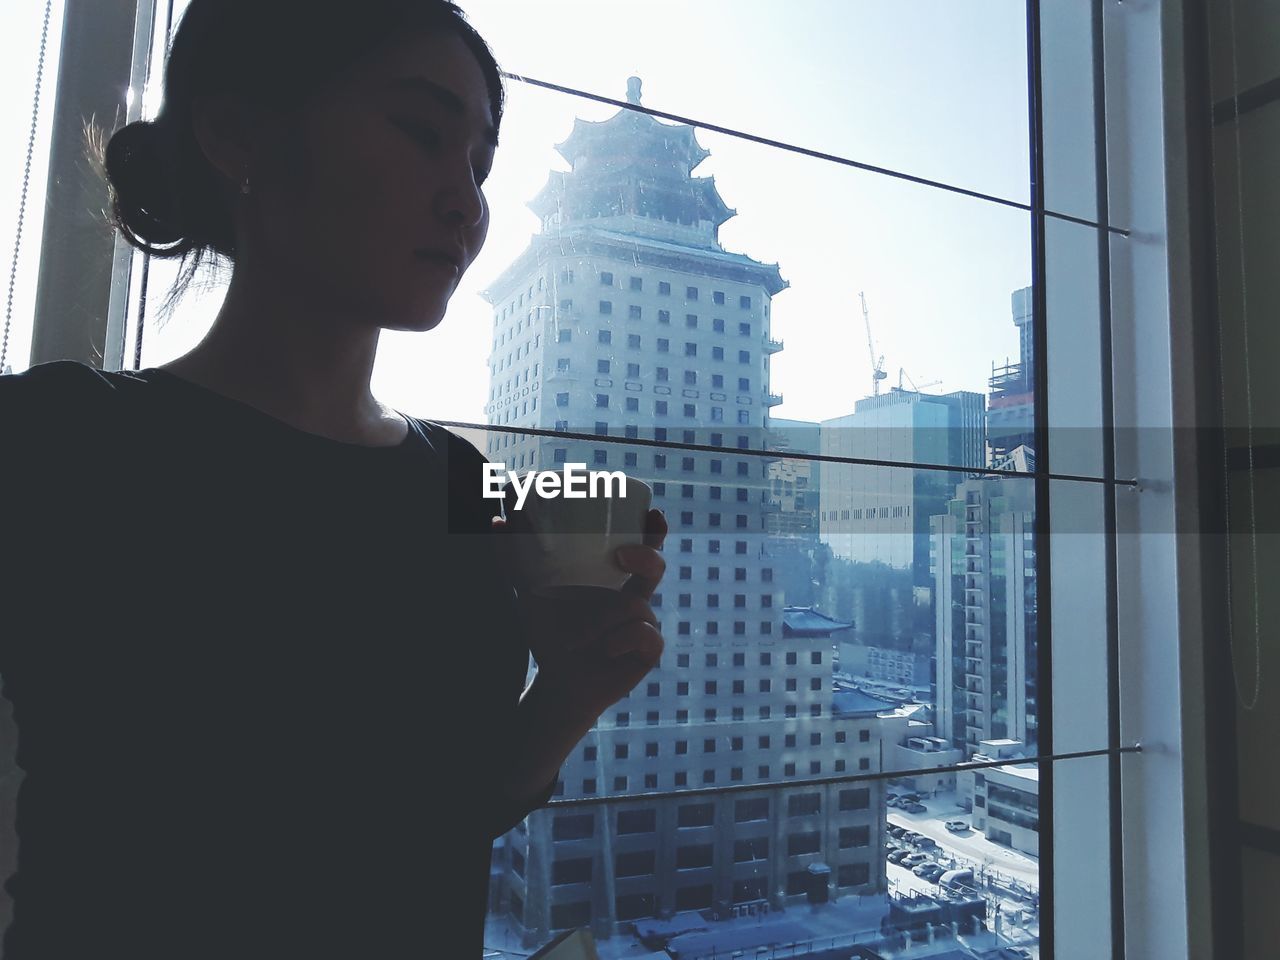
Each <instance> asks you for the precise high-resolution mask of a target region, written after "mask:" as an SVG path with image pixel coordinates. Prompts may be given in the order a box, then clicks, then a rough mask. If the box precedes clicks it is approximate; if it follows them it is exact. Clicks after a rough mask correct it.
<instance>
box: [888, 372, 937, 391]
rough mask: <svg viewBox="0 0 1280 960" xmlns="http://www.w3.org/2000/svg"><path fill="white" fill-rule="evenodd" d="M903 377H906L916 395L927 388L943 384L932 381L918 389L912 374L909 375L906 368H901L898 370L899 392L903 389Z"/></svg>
mask: <svg viewBox="0 0 1280 960" xmlns="http://www.w3.org/2000/svg"><path fill="white" fill-rule="evenodd" d="M903 377H906V379H907V383H909V384H911V389H912V390H914V391H915V392H916V393H920V392H922V391H923V390H924V389H925V388H926V387H936V386H937V385H938V384H940V383H941V382H942V381H941V380H930V381H929V382H928V383H924V384H921V385H920V386H918V387H917V386H916V382H915V381H914V380H912V379H911V374H909V373H907V371H906V369H905V368H903V367H899V368H898V389H899V390H901V389H902V378H903Z"/></svg>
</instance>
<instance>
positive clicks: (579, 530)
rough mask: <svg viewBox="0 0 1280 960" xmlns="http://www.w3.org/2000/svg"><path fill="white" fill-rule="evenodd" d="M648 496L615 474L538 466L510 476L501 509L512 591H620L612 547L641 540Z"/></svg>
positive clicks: (620, 573)
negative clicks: (535, 469) (545, 468)
mask: <svg viewBox="0 0 1280 960" xmlns="http://www.w3.org/2000/svg"><path fill="white" fill-rule="evenodd" d="M584 481H585V483H584ZM598 481H602V482H598ZM522 491H523V493H522ZM652 501H653V490H652V489H651V488H650V487H649V485H648V484H647V483H645V482H643V481H641V480H636V479H635V478H633V477H627V476H625V475H624V474H622V473H621V472H615V473H612V474H592V475H587V474H586V473H584V472H577V473H574V472H573V471H571V470H569V469H565V470H538V471H529V472H528V473H525V474H521V475H517V476H515V477H513V478H512V479H511V480H509V481H508V482H507V484H506V485H505V487H504V488H503V500H502V506H503V515H504V517H505V518H506V521H507V524H508V531H507V536H506V538H505V546H506V551H507V555H508V559H509V560H510V563H511V569H512V576H513V579H514V581H515V585H516V588H517V589H519V590H530V591H532V592H535V593H540V594H544V595H545V594H555V593H559V592H562V591H572V590H575V589H579V588H584V587H585V588H597V589H600V588H603V589H608V590H620V589H621V588H622V586H623V585H624V584H625V583H626V582H627V580H628V578H629V576H630V574H628V573H627V572H626V571H625V570H623V569H622V568H621V567H620V566H618V562H617V559H616V556H615V554H616V551H617V549H618V548H619V547H622V546H626V545H628V544H640V543H643V542H644V528H645V518H646V517H647V515H648V513H649V505H650V504H651V503H652Z"/></svg>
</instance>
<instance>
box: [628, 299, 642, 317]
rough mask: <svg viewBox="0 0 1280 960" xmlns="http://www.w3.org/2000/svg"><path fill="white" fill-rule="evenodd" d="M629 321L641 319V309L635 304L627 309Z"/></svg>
mask: <svg viewBox="0 0 1280 960" xmlns="http://www.w3.org/2000/svg"><path fill="white" fill-rule="evenodd" d="M627 319H628V320H639V319H640V308H639V307H638V306H636V305H635V304H634V303H633V304H631V305H630V306H628V307H627Z"/></svg>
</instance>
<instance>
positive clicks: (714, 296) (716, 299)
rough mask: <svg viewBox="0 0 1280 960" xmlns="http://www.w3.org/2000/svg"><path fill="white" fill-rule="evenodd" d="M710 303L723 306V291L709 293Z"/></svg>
mask: <svg viewBox="0 0 1280 960" xmlns="http://www.w3.org/2000/svg"><path fill="white" fill-rule="evenodd" d="M711 302H712V303H715V304H723V303H724V291H723V290H713V291H712V292H711Z"/></svg>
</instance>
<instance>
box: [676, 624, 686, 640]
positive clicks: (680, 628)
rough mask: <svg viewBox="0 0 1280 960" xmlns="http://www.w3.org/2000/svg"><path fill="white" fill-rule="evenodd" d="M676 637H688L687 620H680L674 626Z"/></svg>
mask: <svg viewBox="0 0 1280 960" xmlns="http://www.w3.org/2000/svg"><path fill="white" fill-rule="evenodd" d="M676 635H677V636H681V637H687V636H689V622H688V621H687V620H681V621H680V622H679V623H677V624H676Z"/></svg>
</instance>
